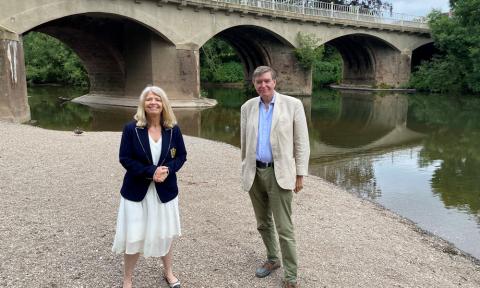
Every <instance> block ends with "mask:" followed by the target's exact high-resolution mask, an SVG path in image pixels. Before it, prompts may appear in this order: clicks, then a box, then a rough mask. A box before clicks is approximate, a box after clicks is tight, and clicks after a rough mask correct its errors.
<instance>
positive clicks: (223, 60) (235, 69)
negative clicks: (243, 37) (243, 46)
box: [200, 38, 244, 83]
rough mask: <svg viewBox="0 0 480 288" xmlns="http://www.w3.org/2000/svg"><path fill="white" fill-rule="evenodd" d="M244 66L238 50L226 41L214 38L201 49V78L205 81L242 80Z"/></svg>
mask: <svg viewBox="0 0 480 288" xmlns="http://www.w3.org/2000/svg"><path fill="white" fill-rule="evenodd" d="M243 78H244V76H243V67H242V64H241V63H240V59H239V58H238V56H237V53H236V51H235V50H234V49H233V48H232V47H231V46H230V45H229V44H228V43H227V42H225V41H223V40H222V39H219V38H213V39H211V40H209V41H208V42H207V43H205V44H204V45H203V46H202V48H201V49H200V79H201V80H202V81H205V82H216V83H225V82H239V81H242V80H243Z"/></svg>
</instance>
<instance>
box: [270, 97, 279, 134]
mask: <svg viewBox="0 0 480 288" xmlns="http://www.w3.org/2000/svg"><path fill="white" fill-rule="evenodd" d="M275 94H276V95H275V103H274V104H273V114H272V126H271V128H270V139H272V134H273V133H272V132H273V131H274V130H275V126H276V125H277V123H278V119H279V118H280V103H281V102H282V96H281V95H280V94H279V93H276V92H275Z"/></svg>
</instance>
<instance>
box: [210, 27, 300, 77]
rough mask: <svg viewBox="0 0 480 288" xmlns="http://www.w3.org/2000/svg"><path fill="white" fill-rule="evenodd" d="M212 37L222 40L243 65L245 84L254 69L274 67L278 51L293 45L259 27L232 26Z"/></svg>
mask: <svg viewBox="0 0 480 288" xmlns="http://www.w3.org/2000/svg"><path fill="white" fill-rule="evenodd" d="M214 37H218V38H220V39H222V40H224V41H225V42H227V43H228V44H230V46H231V47H232V48H233V49H234V50H235V51H236V53H237V55H238V57H239V58H240V61H241V62H242V65H243V69H244V77H245V81H246V82H250V81H251V79H252V75H253V71H254V70H255V68H256V67H258V66H261V65H268V66H272V67H275V65H276V63H275V61H274V58H275V57H276V55H277V54H278V53H277V51H278V50H292V49H293V44H292V43H290V42H289V41H288V40H286V39H285V38H283V37H281V36H280V35H279V34H277V33H275V32H274V31H271V30H269V29H266V28H264V27H260V26H253V25H232V26H230V27H228V28H225V29H223V30H222V31H220V32H218V33H217V34H215V35H214V36H212V38H214ZM210 39H211V38H210ZM203 44H204V43H202V45H201V46H203Z"/></svg>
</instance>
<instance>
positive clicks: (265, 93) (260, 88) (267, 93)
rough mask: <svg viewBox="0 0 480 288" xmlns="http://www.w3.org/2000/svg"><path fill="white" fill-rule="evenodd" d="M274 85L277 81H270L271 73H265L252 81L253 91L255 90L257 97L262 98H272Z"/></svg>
mask: <svg viewBox="0 0 480 288" xmlns="http://www.w3.org/2000/svg"><path fill="white" fill-rule="evenodd" d="M276 84H277V81H276V80H273V79H272V72H265V73H263V74H261V75H259V76H257V77H256V78H255V79H253V85H254V86H255V90H257V93H258V95H260V97H262V98H263V97H267V98H269V97H273V91H274V89H275V85H276Z"/></svg>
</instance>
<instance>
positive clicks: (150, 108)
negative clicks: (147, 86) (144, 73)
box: [144, 92, 163, 116]
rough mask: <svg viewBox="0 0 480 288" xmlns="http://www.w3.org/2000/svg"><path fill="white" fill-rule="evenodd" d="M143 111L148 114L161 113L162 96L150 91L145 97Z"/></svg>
mask: <svg viewBox="0 0 480 288" xmlns="http://www.w3.org/2000/svg"><path fill="white" fill-rule="evenodd" d="M144 108H145V113H146V114H147V115H149V116H154V115H159V116H160V115H161V114H162V110H163V104H162V98H160V96H158V95H155V94H154V93H152V92H148V95H147V97H145V107H144Z"/></svg>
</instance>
